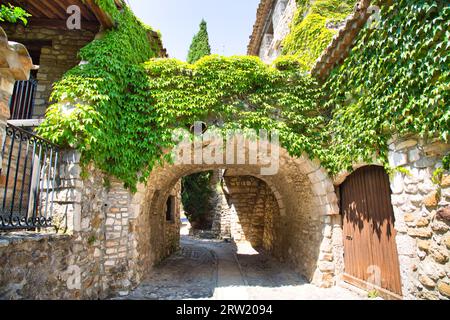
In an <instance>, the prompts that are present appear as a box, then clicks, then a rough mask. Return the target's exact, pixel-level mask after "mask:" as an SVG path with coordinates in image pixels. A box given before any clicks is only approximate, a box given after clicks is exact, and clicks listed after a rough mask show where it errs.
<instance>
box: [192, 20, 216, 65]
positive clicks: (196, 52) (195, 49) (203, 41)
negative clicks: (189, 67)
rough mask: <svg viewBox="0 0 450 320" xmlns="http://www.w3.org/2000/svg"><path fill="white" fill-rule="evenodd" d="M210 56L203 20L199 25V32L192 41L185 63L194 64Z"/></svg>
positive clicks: (206, 29) (206, 28)
mask: <svg viewBox="0 0 450 320" xmlns="http://www.w3.org/2000/svg"><path fill="white" fill-rule="evenodd" d="M210 54H211V47H210V45H209V36H208V27H207V24H206V21H205V20H202V22H201V23H200V31H199V32H198V33H197V34H196V35H195V36H194V38H193V39H192V43H191V47H190V48H189V53H188V58H187V61H188V62H189V63H195V62H197V61H198V60H200V59H201V58H203V57H204V56H209V55H210Z"/></svg>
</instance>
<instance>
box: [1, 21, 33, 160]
mask: <svg viewBox="0 0 450 320" xmlns="http://www.w3.org/2000/svg"><path fill="white" fill-rule="evenodd" d="M32 67H33V62H32V61H31V58H30V55H29V54H28V51H27V49H26V48H25V47H24V46H23V45H21V44H18V43H15V42H8V37H7V36H6V33H5V31H4V30H3V29H2V28H1V27H0V141H1V147H3V143H4V141H5V129H6V121H7V120H8V119H9V117H10V114H9V101H10V99H11V95H12V93H13V90H14V83H15V81H16V80H28V79H29V77H30V70H31V68H32ZM1 157H2V155H0V168H1V166H2V163H3V159H2V158H1Z"/></svg>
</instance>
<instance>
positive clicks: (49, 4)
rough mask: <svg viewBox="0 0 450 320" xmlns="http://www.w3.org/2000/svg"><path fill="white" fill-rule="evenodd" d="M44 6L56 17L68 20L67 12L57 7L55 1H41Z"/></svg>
mask: <svg viewBox="0 0 450 320" xmlns="http://www.w3.org/2000/svg"><path fill="white" fill-rule="evenodd" d="M40 2H41V3H42V5H43V6H45V7H47V8H48V11H51V12H52V13H53V14H54V15H56V16H57V17H58V18H59V19H67V16H66V10H62V9H61V8H57V7H55V4H54V2H53V1H40Z"/></svg>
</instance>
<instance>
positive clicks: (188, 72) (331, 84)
mask: <svg viewBox="0 0 450 320" xmlns="http://www.w3.org/2000/svg"><path fill="white" fill-rule="evenodd" d="M113 2H114V1H113V0H102V1H97V3H99V5H101V6H102V8H108V9H107V10H108V12H109V13H110V14H111V16H112V17H113V18H114V20H116V21H117V27H116V28H115V29H113V30H110V31H107V32H105V34H104V35H103V37H102V38H100V39H97V40H95V41H93V42H92V43H91V44H89V45H88V46H86V47H85V48H83V49H82V50H81V52H80V57H81V58H82V60H83V61H86V63H84V64H82V65H80V66H78V67H76V68H74V69H73V70H71V71H69V72H68V73H67V74H66V75H65V76H64V78H63V79H62V80H61V81H60V82H59V83H57V84H56V85H55V90H54V92H53V94H52V99H53V101H55V102H56V104H55V105H53V106H52V107H50V109H49V111H48V113H47V117H46V119H45V121H44V123H43V124H42V125H41V127H40V128H39V133H40V134H41V135H42V136H43V137H44V138H47V139H50V140H52V141H53V142H56V143H58V144H61V145H64V146H71V147H75V148H77V149H79V150H81V151H82V153H83V157H82V159H83V160H84V161H85V162H90V161H93V162H94V163H95V164H96V166H97V167H98V168H100V169H102V170H103V171H104V172H106V173H108V174H110V175H113V176H115V177H117V178H120V179H121V180H122V181H124V183H125V185H126V186H128V187H130V188H131V189H134V188H135V186H136V183H137V182H139V181H142V182H144V181H146V179H147V178H148V176H149V174H150V172H151V171H152V170H153V168H154V167H155V165H157V164H158V163H160V162H161V161H164V160H169V157H168V156H167V151H168V150H170V149H171V148H173V147H174V145H175V142H174V141H173V140H172V133H173V130H174V129H176V128H180V127H181V128H189V127H190V126H191V125H192V124H193V123H194V122H195V121H204V122H206V123H208V124H209V125H210V127H214V126H218V127H220V129H222V130H227V129H241V130H245V129H267V130H278V131H279V133H280V139H281V143H282V146H283V147H284V148H285V149H286V150H287V151H288V152H289V153H290V154H291V156H294V157H295V156H300V155H302V154H303V153H304V152H306V153H307V154H308V155H309V156H310V158H313V159H319V160H320V161H321V162H322V164H323V165H324V166H325V167H326V168H328V169H329V171H330V173H332V174H335V173H338V172H339V171H341V170H344V169H347V170H351V168H352V165H353V164H354V163H355V162H361V161H365V162H372V161H373V159H374V157H377V158H378V159H379V160H381V161H382V162H384V163H387V151H388V141H389V139H390V138H391V137H392V136H393V135H394V134H400V135H403V134H411V133H413V134H418V135H420V136H422V137H435V136H440V137H441V139H442V140H444V141H448V140H449V127H450V123H449V119H450V108H449V107H448V101H449V100H448V98H449V92H450V90H449V88H450V85H449V83H450V82H449V75H450V70H449V68H450V63H449V62H450V61H449V60H450V57H449V55H450V50H449V49H450V43H449V39H450V8H449V3H448V1H433V0H423V1H420V2H417V1H412V0H400V1H396V2H395V3H394V4H392V5H391V6H385V7H382V10H381V21H380V23H379V24H378V26H379V28H377V29H370V28H366V29H364V30H363V31H362V32H360V34H359V36H358V39H357V41H356V45H355V47H354V48H353V50H352V51H351V53H350V56H349V58H348V59H347V60H346V61H345V62H344V63H343V65H342V66H340V67H339V68H337V69H336V70H334V71H333V73H332V75H331V76H330V78H329V79H328V81H327V82H326V83H325V84H324V85H323V87H321V86H319V85H318V84H317V83H316V81H315V79H313V78H312V77H311V75H309V74H308V73H306V72H305V71H303V70H305V69H309V67H310V65H311V62H312V61H313V59H314V57H316V56H317V54H318V53H319V51H320V50H319V49H320V48H322V46H324V45H325V43H326V38H328V35H327V36H324V37H323V38H322V37H321V35H324V33H322V31H323V30H324V29H320V30H322V31H321V32H318V33H317V34H316V33H314V30H315V29H314V27H313V25H314V24H313V25H312V26H308V24H307V22H308V21H312V20H315V19H317V20H316V21H317V22H318V23H319V22H320V23H319V24H320V25H322V27H324V23H325V21H331V20H332V19H338V20H340V19H341V18H342V17H343V16H344V15H345V12H346V10H347V9H345V10H344V9H342V10H341V9H337V8H349V5H348V7H345V6H344V3H346V4H349V3H350V2H342V6H341V5H338V4H337V3H336V2H333V1H331V0H328V1H325V0H323V1H319V0H318V1H314V2H313V3H312V5H311V6H310V4H309V3H307V2H306V1H304V2H303V1H301V2H303V3H304V4H305V5H306V7H305V8H306V9H305V10H307V11H304V12H303V13H307V14H306V18H305V19H300V18H299V17H300V16H299V17H297V19H299V20H298V21H301V23H300V24H301V25H303V27H305V28H306V29H309V30H311V32H312V33H311V36H305V37H304V38H301V39H304V40H305V41H306V42H308V41H309V40H313V39H316V40H317V41H319V42H320V45H317V46H315V45H313V44H311V45H310V46H309V45H308V48H311V50H309V49H308V48H306V47H302V46H304V44H303V43H301V41H300V43H297V44H296V46H297V45H298V47H294V44H292V47H291V48H292V50H293V51H292V52H291V53H293V55H287V56H283V57H281V58H279V59H277V60H276V61H275V62H274V64H273V65H272V66H267V65H265V64H263V63H262V62H261V61H260V60H259V59H258V58H256V57H248V56H245V57H220V56H215V55H213V56H207V57H204V58H202V59H200V60H199V61H197V62H195V63H194V64H189V63H185V62H181V61H178V60H175V59H155V57H156V56H157V53H156V52H157V50H158V48H157V46H156V44H155V43H151V42H149V38H148V37H147V32H149V30H150V29H149V27H147V26H145V25H143V24H142V23H141V22H140V21H138V20H137V19H136V18H135V16H134V15H133V13H132V12H131V11H130V9H128V8H124V9H123V11H121V12H119V11H118V10H117V9H116V8H115V6H114V4H113ZM339 3H341V2H339ZM335 5H338V6H337V7H336V6H335ZM308 16H309V18H308ZM302 17H303V15H302ZM325 19H327V20H325ZM305 21H306V22H305ZM306 29H305V32H306V31H307V30H306ZM296 34H303V31H302V32H300V33H297V32H296V30H294V31H293V33H292V35H296ZM292 39H296V37H294V36H291V40H292ZM295 48H298V50H299V51H296V50H294V49H295ZM288 49H289V46H288V47H286V50H288ZM308 50H309V51H308ZM448 158H449V157H448V156H447V157H445V158H444V161H443V162H444V166H447V167H448V164H449V160H448Z"/></svg>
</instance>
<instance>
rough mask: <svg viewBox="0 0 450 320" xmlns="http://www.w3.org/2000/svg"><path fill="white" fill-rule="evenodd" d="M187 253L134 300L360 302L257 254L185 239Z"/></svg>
mask: <svg viewBox="0 0 450 320" xmlns="http://www.w3.org/2000/svg"><path fill="white" fill-rule="evenodd" d="M181 248H182V249H181V250H180V251H179V252H178V253H176V254H174V255H172V256H171V257H169V258H168V259H166V260H165V261H164V262H163V263H161V264H160V265H159V266H157V267H155V268H154V270H153V271H152V273H151V275H150V276H149V277H148V278H147V279H146V280H145V281H144V282H143V283H142V284H141V285H140V286H139V287H138V288H137V289H136V290H134V291H133V292H131V293H130V294H129V295H128V296H123V297H118V298H116V299H131V300H181V299H186V300H191V299H195V300H197V299H207V300H209V299H219V300H277V299H280V300H357V299H364V297H362V296H358V295H357V294H355V293H353V292H352V291H349V290H347V289H344V288H341V287H335V288H332V289H320V288H317V287H315V286H313V285H311V284H308V282H307V281H305V279H303V278H302V277H301V276H299V275H298V274H297V273H296V272H295V271H294V270H292V268H290V267H289V266H288V265H286V264H283V263H280V262H278V261H276V260H274V259H273V258H271V257H270V256H267V255H265V254H261V253H258V252H256V251H255V250H253V249H252V248H251V247H250V246H240V247H239V248H236V247H235V246H234V245H233V244H230V243H224V242H219V241H214V240H199V239H194V238H190V237H183V239H182V244H181Z"/></svg>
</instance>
